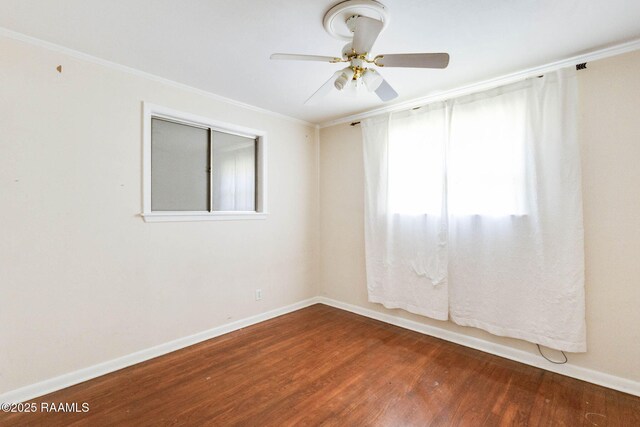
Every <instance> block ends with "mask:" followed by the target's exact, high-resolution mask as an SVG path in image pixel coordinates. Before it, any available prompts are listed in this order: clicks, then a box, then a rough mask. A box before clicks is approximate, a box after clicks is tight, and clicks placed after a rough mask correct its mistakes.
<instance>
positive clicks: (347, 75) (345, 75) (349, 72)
mask: <svg viewBox="0 0 640 427" xmlns="http://www.w3.org/2000/svg"><path fill="white" fill-rule="evenodd" d="M354 74H355V73H354V71H353V69H351V67H347V68H345V69H343V70H342V74H340V75H339V76H338V78H337V79H336V81H335V82H334V83H333V85H334V86H335V88H336V89H338V90H342V89H344V88H345V86H347V84H348V83H349V82H350V81H351V80H353V75H354Z"/></svg>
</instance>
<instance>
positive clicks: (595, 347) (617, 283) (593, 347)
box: [320, 52, 640, 381]
mask: <svg viewBox="0 0 640 427" xmlns="http://www.w3.org/2000/svg"><path fill="white" fill-rule="evenodd" d="M639 75H640V52H634V53H630V54H626V55H623V56H619V57H614V58H609V59H605V60H601V61H597V62H593V63H589V64H588V69H587V70H585V71H581V72H579V74H578V76H579V84H580V90H581V104H580V105H581V107H580V109H581V110H580V120H581V121H580V130H579V131H580V140H581V144H582V156H583V158H582V163H583V175H584V177H583V191H584V222H585V223H584V225H585V246H586V248H585V250H586V254H585V256H586V292H587V327H588V341H587V342H588V347H589V350H588V352H587V353H585V354H570V355H569V360H570V363H571V364H574V365H576V366H581V367H586V368H589V369H592V370H596V371H600V372H605V373H609V374H612V375H616V376H620V377H623V378H627V379H631V380H635V381H640V327H639V326H640V309H639V308H638V307H639V306H640V285H639V282H638V280H639V278H640V261H638V254H640V167H638V161H639V160H640V120H639V119H638V117H639V115H640V96H639V94H640V78H638V76H639ZM320 141H321V144H320V200H321V214H320V221H321V232H320V235H321V271H320V275H321V277H320V281H321V294H322V295H324V296H327V297H329V298H333V299H336V300H339V301H343V302H347V303H350V304H354V305H357V306H361V307H365V308H369V309H373V310H377V311H380V312H383V313H389V314H394V315H396V316H400V317H404V318H408V319H412V320H415V321H418V322H422V323H425V324H427V325H432V326H437V327H440V328H443V329H445V330H449V331H455V332H458V333H461V334H464V335H469V336H473V337H477V338H481V339H483V340H486V341H488V342H495V343H501V344H504V345H508V346H512V347H515V348H518V349H522V350H525V351H528V352H531V353H537V350H536V348H535V346H534V345H532V344H529V343H526V342H524V341H519V340H515V339H505V338H499V337H495V336H492V335H490V334H489V333H486V332H484V331H481V330H478V329H474V328H465V327H461V326H457V325H454V324H452V323H450V322H441V321H436V320H431V319H428V318H425V317H421V316H415V315H411V314H409V313H406V312H403V311H402V310H387V309H385V308H383V307H382V306H381V305H378V304H371V303H368V302H367V291H366V279H365V267H364V224H363V216H364V214H363V209H364V205H363V199H364V195H363V165H362V138H361V130H360V127H359V126H355V127H350V126H349V125H348V124H343V125H337V126H333V127H329V128H324V129H322V130H321V132H320Z"/></svg>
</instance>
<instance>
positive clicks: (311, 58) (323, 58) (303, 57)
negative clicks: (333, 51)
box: [271, 53, 341, 62]
mask: <svg viewBox="0 0 640 427" xmlns="http://www.w3.org/2000/svg"><path fill="white" fill-rule="evenodd" d="M271 59H285V60H292V61H319V62H340V61H341V59H340V58H335V57H333V56H319V55H298V54H295V53H274V54H273V55H271Z"/></svg>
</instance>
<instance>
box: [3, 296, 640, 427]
mask: <svg viewBox="0 0 640 427" xmlns="http://www.w3.org/2000/svg"><path fill="white" fill-rule="evenodd" d="M35 402H37V403H38V405H39V404H40V403H41V402H67V403H72V402H78V403H80V404H81V403H82V402H87V403H88V404H89V407H90V410H89V412H86V413H74V414H62V413H48V414H44V413H35V414H0V424H1V425H11V426H19V425H46V426H56V425H65V426H68V425H90V426H101V425H114V426H115V425H117V426H123V425H125V426H126V425H131V426H144V425H215V426H226V425H239V426H240V425H247V426H271V425H272V426H290V425H291V426H293V425H309V426H315V425H335V426H360V425H377V426H450V425H456V426H481V425H488V426H498V425H529V426H594V425H597V426H640V398H638V397H634V396H631V395H628V394H624V393H620V392H616V391H613V390H610V389H607V388H604V387H599V386H595V385H592V384H589V383H586V382H583V381H579V380H575V379H571V378H568V377H564V376H561V375H557V374H553V373H550V372H546V371H543V370H541V369H537V368H534V367H530V366H527V365H523V364H520V363H517V362H513V361H510V360H507V359H503V358H500V357H496V356H492V355H489V354H486V353H483V352H480V351H477V350H472V349H469V348H466V347H462V346H459V345H456V344H452V343H449V342H446V341H442V340H439V339H436V338H432V337H428V336H425V335H421V334H418V333H416V332H412V331H408V330H404V329H401V328H398V327H395V326H391V325H387V324H385V323H381V322H378V321H375V320H371V319H368V318H364V317H361V316H358V315H355V314H352V313H348V312H345V311H342V310H338V309H335V308H332V307H328V306H325V305H320V304H318V305H314V306H312V307H308V308H305V309H303V310H300V311H297V312H294V313H291V314H287V315H284V316H281V317H278V318H276V319H272V320H269V321H266V322H263V323H261V324H258V325H254V326H251V327H249V328H246V329H242V330H239V331H236V332H232V333H230V334H227V335H224V336H222V337H218V338H215V339H212V340H209V341H206V342H203V343H201V344H198V345H195V346H192V347H189V348H186V349H183V350H180V351H177V352H174V353H171V354H168V355H166V356H163V357H159V358H156V359H153V360H150V361H148V362H144V363H141V364H138V365H135V366H132V367H130V368H127V369H123V370H121V371H118V372H114V373H112V374H109V375H105V376H103V377H100V378H97V379H94V380H91V381H88V382H85V383H82V384H78V385H76V386H73V387H70V388H67V389H65V390H61V391H58V392H56V393H52V394H50V395H47V396H44V397H42V398H39V399H36V400H35Z"/></svg>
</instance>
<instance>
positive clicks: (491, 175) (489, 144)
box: [388, 92, 527, 216]
mask: <svg viewBox="0 0 640 427" xmlns="http://www.w3.org/2000/svg"><path fill="white" fill-rule="evenodd" d="M425 108H429V109H428V110H427V111H423V112H420V110H418V111H417V112H412V113H410V114H403V115H399V116H398V115H396V116H395V117H393V116H392V119H391V120H392V123H391V126H390V130H389V153H388V156H389V208H390V210H391V212H394V213H397V214H406V215H419V214H428V215H440V214H441V213H442V212H443V204H445V203H446V208H447V211H448V213H449V214H450V215H491V216H504V215H522V214H525V213H526V206H525V203H524V200H525V197H524V192H525V191H526V187H525V184H524V183H525V182H526V180H525V174H526V168H525V142H526V138H527V128H526V123H525V114H526V111H525V102H524V101H523V97H522V95H521V94H519V93H509V92H507V93H504V94H502V95H500V96H498V97H495V98H482V97H477V98H468V97H467V98H465V99H464V100H463V101H451V102H450V103H448V104H444V103H443V104H441V105H440V106H436V107H435V108H434V107H433V106H430V107H425ZM445 177H446V181H445ZM443 194H446V197H443Z"/></svg>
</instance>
